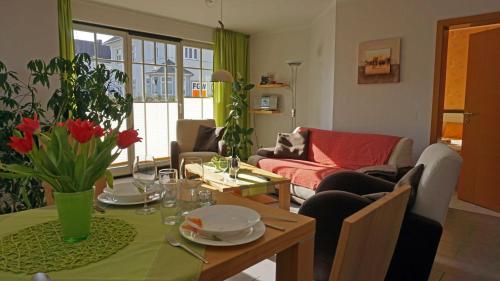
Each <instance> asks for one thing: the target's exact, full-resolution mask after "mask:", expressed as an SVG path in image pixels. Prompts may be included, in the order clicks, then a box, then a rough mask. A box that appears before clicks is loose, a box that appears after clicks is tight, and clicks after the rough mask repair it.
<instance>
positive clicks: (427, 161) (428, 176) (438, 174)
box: [412, 143, 462, 226]
mask: <svg viewBox="0 0 500 281" xmlns="http://www.w3.org/2000/svg"><path fill="white" fill-rule="evenodd" d="M419 164H424V172H423V173H422V177H421V178H420V183H419V185H418V191H417V198H416V201H415V205H414V206H413V209H412V212H413V213H415V214H418V215H421V216H424V217H426V218H429V219H432V220H435V221H437V222H439V223H441V225H442V226H443V225H444V221H445V219H446V214H447V213H448V205H449V204H450V200H451V196H452V195H453V192H454V191H455V187H456V185H457V181H458V177H459V175H460V167H461V166H462V157H460V155H458V153H456V152H455V151H453V149H451V148H449V147H448V146H447V145H445V144H442V143H435V144H432V145H430V146H428V147H427V148H426V149H425V150H424V152H422V155H420V158H419V159H418V161H417V165H419Z"/></svg>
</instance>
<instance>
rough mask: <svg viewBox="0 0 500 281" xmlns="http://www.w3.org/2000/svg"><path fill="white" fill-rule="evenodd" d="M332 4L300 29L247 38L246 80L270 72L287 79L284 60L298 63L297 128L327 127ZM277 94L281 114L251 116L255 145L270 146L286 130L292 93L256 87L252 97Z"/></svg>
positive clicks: (330, 101)
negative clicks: (247, 67) (247, 60)
mask: <svg viewBox="0 0 500 281" xmlns="http://www.w3.org/2000/svg"><path fill="white" fill-rule="evenodd" d="M332 3H334V2H333V1H332ZM334 38H335V5H334V4H332V6H330V7H329V8H328V9H326V10H325V11H324V12H323V13H321V14H320V15H318V17H317V18H316V19H315V20H314V21H312V22H311V24H310V25H308V26H305V27H298V28H290V29H287V30H280V31H274V32H266V33H257V34H255V35H252V36H251V37H250V81H251V82H252V83H255V84H258V83H259V82H260V77H261V76H262V75H264V74H267V73H274V75H275V80H276V81H278V82H286V83H289V82H290V80H291V71H290V67H289V66H288V64H286V62H285V61H287V60H290V59H298V60H301V61H302V62H303V63H302V65H301V66H300V68H299V71H298V79H297V126H309V127H315V128H324V129H331V128H332V109H333V79H334V77H333V65H334V47H335V46H334ZM266 93H269V94H278V96H279V103H281V104H280V106H279V107H280V110H281V112H282V113H281V114H279V115H254V116H253V118H255V119H254V121H255V123H254V124H253V125H254V127H255V128H256V133H257V136H258V145H259V146H264V147H267V146H273V145H274V144H275V143H276V135H277V133H278V132H290V130H291V121H290V108H291V91H290V90H289V89H271V90H270V89H256V90H254V91H252V95H253V96H258V95H262V94H266Z"/></svg>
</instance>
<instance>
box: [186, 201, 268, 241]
mask: <svg viewBox="0 0 500 281" xmlns="http://www.w3.org/2000/svg"><path fill="white" fill-rule="evenodd" d="M197 219H200V220H201V222H202V224H201V225H199V224H197V223H195V222H194V221H196V220H197ZM259 221H260V215H259V213H257V212H256V211H254V210H252V209H249V208H246V207H241V206H235V205H213V206H208V207H203V208H199V209H196V210H193V211H191V212H190V213H189V214H188V215H187V216H186V222H188V224H189V225H191V226H192V227H194V228H196V229H197V230H199V231H201V232H204V233H207V234H216V235H218V234H222V235H233V234H237V233H239V232H242V231H246V230H248V229H249V228H250V227H253V226H254V225H255V224H256V223H258V222H259Z"/></svg>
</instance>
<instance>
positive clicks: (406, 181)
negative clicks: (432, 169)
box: [362, 164, 424, 211]
mask: <svg viewBox="0 0 500 281" xmlns="http://www.w3.org/2000/svg"><path fill="white" fill-rule="evenodd" d="M423 172H424V164H420V165H417V166H415V167H413V168H412V169H411V170H409V171H408V173H406V174H405V175H404V176H403V177H402V178H401V179H400V180H399V181H398V182H397V183H396V185H395V186H394V189H396V188H400V187H402V186H404V185H410V187H411V190H410V198H408V205H407V206H406V210H407V211H409V210H411V208H413V205H415V200H416V199H417V190H418V185H419V183H420V178H421V177H422V173H423ZM387 193H388V192H377V193H369V194H364V195H362V197H364V198H367V199H370V200H372V201H376V200H378V199H380V198H382V197H384V196H385V195H386V194H387Z"/></svg>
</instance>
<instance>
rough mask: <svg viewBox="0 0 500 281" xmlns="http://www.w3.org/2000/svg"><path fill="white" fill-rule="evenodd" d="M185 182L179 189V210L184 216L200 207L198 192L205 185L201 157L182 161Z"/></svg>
mask: <svg viewBox="0 0 500 281" xmlns="http://www.w3.org/2000/svg"><path fill="white" fill-rule="evenodd" d="M181 170H182V172H183V177H184V180H183V181H182V183H181V185H180V187H179V193H180V194H179V205H180V206H179V208H180V209H181V212H182V215H187V214H188V213H189V212H190V211H192V210H194V209H196V208H198V207H199V201H198V191H199V189H200V187H201V184H202V183H203V179H204V174H205V173H204V168H203V160H202V159H201V158H200V157H185V158H183V159H182V161H181Z"/></svg>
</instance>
